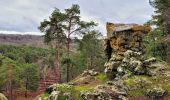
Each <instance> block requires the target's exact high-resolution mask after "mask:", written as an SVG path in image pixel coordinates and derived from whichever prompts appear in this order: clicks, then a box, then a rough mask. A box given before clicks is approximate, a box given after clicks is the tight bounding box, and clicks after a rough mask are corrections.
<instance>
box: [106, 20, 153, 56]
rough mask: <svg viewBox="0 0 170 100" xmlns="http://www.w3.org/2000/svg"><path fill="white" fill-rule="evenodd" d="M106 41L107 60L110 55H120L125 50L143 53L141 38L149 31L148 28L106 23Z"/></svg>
mask: <svg viewBox="0 0 170 100" xmlns="http://www.w3.org/2000/svg"><path fill="white" fill-rule="evenodd" d="M106 28H107V39H106V44H105V51H106V53H107V55H108V59H110V56H111V55H112V54H120V55H123V53H124V52H125V51H127V50H133V51H137V52H138V51H140V52H143V48H144V44H143V36H144V35H145V34H147V33H148V32H149V31H150V29H151V28H150V27H149V26H146V25H145V26H141V25H137V24H112V23H107V25H106Z"/></svg>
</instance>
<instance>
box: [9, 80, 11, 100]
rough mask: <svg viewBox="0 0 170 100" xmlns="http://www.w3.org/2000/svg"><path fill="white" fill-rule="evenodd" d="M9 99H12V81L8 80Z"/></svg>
mask: <svg viewBox="0 0 170 100" xmlns="http://www.w3.org/2000/svg"><path fill="white" fill-rule="evenodd" d="M9 100H12V81H11V80H10V81H9Z"/></svg>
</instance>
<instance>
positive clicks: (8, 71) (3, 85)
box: [0, 0, 170, 100]
mask: <svg viewBox="0 0 170 100" xmlns="http://www.w3.org/2000/svg"><path fill="white" fill-rule="evenodd" d="M148 3H150V6H152V7H153V8H154V9H155V14H154V15H152V19H150V20H148V21H147V22H146V23H144V25H148V26H153V27H154V28H152V29H151V31H150V32H149V33H147V34H146V35H145V36H144V40H143V41H144V47H143V49H144V58H145V57H146V58H147V57H154V58H155V59H157V61H159V62H161V64H162V63H163V64H165V63H166V65H167V66H169V64H170V52H169V49H170V45H169V42H170V39H169V37H170V35H169V34H170V0H152V1H151V0H150V1H148ZM80 12H81V11H80V6H79V5H78V4H73V5H72V6H70V7H68V8H66V9H64V10H63V9H58V8H55V9H54V10H53V12H52V13H51V15H49V18H48V19H44V20H42V21H41V22H40V24H39V27H37V28H38V29H39V30H40V31H41V32H42V33H44V35H43V36H41V37H42V38H43V43H44V45H45V46H42V47H40V46H36V45H32V46H31V45H28V44H27V43H24V44H21V45H14V44H10V43H4V44H3V43H2V44H0V93H3V94H4V95H5V96H6V97H7V98H8V100H33V99H34V98H36V97H37V96H38V95H41V94H43V97H48V96H49V97H50V93H51V92H49V91H51V90H48V89H49V88H48V87H49V86H51V85H53V84H55V83H60V84H63V83H64V84H67V83H68V84H72V82H73V83H74V82H75V80H76V79H78V78H80V77H84V76H83V75H84V74H83V75H82V73H85V71H86V73H90V74H93V73H91V72H90V71H92V72H93V71H94V72H95V71H96V73H100V74H99V75H98V76H95V77H96V79H97V81H94V84H97V85H101V84H103V83H108V84H114V83H112V82H111V81H107V82H106V77H109V76H107V75H105V74H104V70H106V69H105V66H104V65H106V62H109V61H110V60H109V57H108V54H107V53H105V52H104V51H105V50H104V49H105V46H106V44H105V41H106V40H107V39H106V37H105V36H104V35H103V34H105V33H101V32H100V30H98V29H97V28H96V27H97V26H98V25H99V24H98V23H96V22H94V21H88V22H86V21H83V20H82V19H81V17H82V16H80ZM107 50H108V49H107ZM111 52H116V51H111ZM110 58H111V57H110ZM115 59H116V58H115ZM140 59H143V58H142V57H141V58H140ZM147 64H148V65H149V63H147ZM167 69H168V70H170V68H167ZM147 70H148V69H147ZM88 71H89V72H88ZM112 71H113V70H112ZM130 71H131V70H130ZM112 74H113V73H112ZM143 74H144V73H142V74H141V73H140V75H143ZM133 75H136V73H133V72H132V76H133ZM168 75H169V74H168ZM92 76H93V75H92ZM149 76H152V75H150V74H149ZM149 76H147V77H145V78H146V79H150V78H148V77H149ZM140 77H143V76H140ZM118 79H119V77H118ZM118 79H117V80H118ZM120 79H121V78H120ZM122 80H123V79H122ZM90 81H92V80H88V82H87V84H88V83H90ZM132 81H133V80H132V79H131V77H130V78H128V79H126V80H125V82H127V84H128V85H129V84H130V86H131V85H133V82H132ZM140 81H141V82H143V81H145V80H140ZM167 81H169V80H168V79H167ZM76 82H77V81H76ZM76 82H75V83H76ZM95 82H96V83H95ZM109 82H110V83H109ZM129 82H130V83H129ZM154 82H155V81H154ZM156 82H157V81H156ZM169 82H170V81H169ZM92 83H93V82H92ZM99 83H100V84H99ZM158 83H159V82H158ZM76 84H81V81H80V82H79V81H78V83H76ZM94 84H91V83H90V85H92V87H93V85H94ZM115 84H116V83H115ZM148 84H149V83H148ZM162 84H163V83H162ZM90 85H87V86H86V83H84V85H83V86H81V85H78V86H76V87H75V89H73V88H72V87H71V88H70V87H67V85H66V86H65V85H64V86H65V87H64V86H63V88H60V87H58V88H57V89H59V90H60V91H61V92H62V95H63V94H64V93H65V92H66V91H67V92H70V91H71V94H70V95H71V96H72V97H75V98H76V99H75V98H71V99H66V97H64V96H61V95H59V96H58V98H57V99H54V98H53V99H35V100H88V99H80V98H79V96H78V95H80V94H79V93H77V90H89V91H90V92H92V90H91V89H89V88H88V86H90ZM59 86H60V85H59ZM61 87H62V86H61ZM143 87H144V86H143ZM164 87H166V89H167V91H168V92H166V94H168V95H163V94H162V95H161V94H160V95H161V96H160V98H162V97H163V96H165V97H166V96H167V98H170V97H169V93H170V85H167V84H166V85H165V86H164ZM144 88H145V87H144ZM68 89H70V91H69V90H68ZM147 89H148V87H147ZM166 89H165V90H166ZM44 91H45V93H43V92H44ZM63 91H64V92H63ZM75 91H76V92H75ZM129 91H130V92H129V94H131V95H132V96H139V95H140V96H139V97H140V98H142V96H143V94H142V93H143V90H142V92H141V91H138V90H134V91H132V90H129ZM72 92H75V93H76V94H77V95H76V94H72ZM135 92H136V93H135ZM149 93H150V92H149ZM149 93H148V95H149V96H150V95H151V96H150V97H151V98H155V97H156V98H159V96H157V94H156V93H157V92H156V93H155V92H154V93H155V94H154V93H153V94H152V93H151V94H149ZM141 94H142V96H141ZM155 95H156V96H155ZM123 97H124V95H123ZM127 97H128V96H127ZM143 97H145V96H143ZM78 98H79V99H78ZM167 98H164V99H165V100H169V99H167ZM0 99H1V98H0ZM131 99H132V98H131ZM131 99H130V100H131ZM164 99H161V100H164ZM2 100H7V99H2ZM89 100H98V99H94V98H93V99H89ZM100 100H105V99H100ZM106 100H107V99H106ZM113 100H114V99H113ZM115 100H129V99H115ZM132 100H140V99H137V98H136V99H132ZM142 100H143V99H142ZM145 100H150V99H145Z"/></svg>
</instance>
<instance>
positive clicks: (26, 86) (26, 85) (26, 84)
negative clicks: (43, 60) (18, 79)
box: [25, 80, 28, 98]
mask: <svg viewBox="0 0 170 100" xmlns="http://www.w3.org/2000/svg"><path fill="white" fill-rule="evenodd" d="M27 81H28V80H26V83H25V97H26V98H27V88H28V82H27Z"/></svg>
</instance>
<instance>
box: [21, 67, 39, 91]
mask: <svg viewBox="0 0 170 100" xmlns="http://www.w3.org/2000/svg"><path fill="white" fill-rule="evenodd" d="M20 78H21V81H22V83H23V85H24V86H25V88H26V90H34V91H35V90H36V89H37V88H38V84H39V73H38V67H37V66H36V65H34V64H23V65H22V72H21V74H20Z"/></svg>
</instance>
